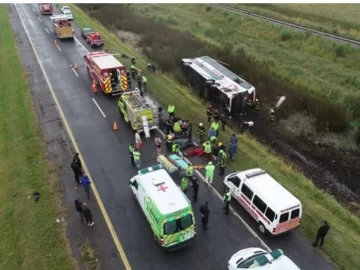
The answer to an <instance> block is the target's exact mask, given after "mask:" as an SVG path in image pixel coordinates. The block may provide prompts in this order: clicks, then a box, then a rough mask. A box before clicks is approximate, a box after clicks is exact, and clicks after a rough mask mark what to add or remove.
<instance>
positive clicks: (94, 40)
mask: <svg viewBox="0 0 360 270" xmlns="http://www.w3.org/2000/svg"><path fill="white" fill-rule="evenodd" d="M86 41H87V43H89V44H90V46H91V48H94V47H102V46H104V40H103V39H102V37H101V35H100V33H99V32H92V33H90V34H88V35H87V36H86Z"/></svg>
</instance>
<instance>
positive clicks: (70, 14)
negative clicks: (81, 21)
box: [61, 9, 74, 21]
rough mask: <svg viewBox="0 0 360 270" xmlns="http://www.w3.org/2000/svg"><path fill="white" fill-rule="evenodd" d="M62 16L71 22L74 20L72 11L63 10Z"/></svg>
mask: <svg viewBox="0 0 360 270" xmlns="http://www.w3.org/2000/svg"><path fill="white" fill-rule="evenodd" d="M61 14H62V15H64V16H65V18H66V19H68V20H69V21H72V20H73V19H74V18H73V15H72V13H71V10H70V9H64V10H61Z"/></svg>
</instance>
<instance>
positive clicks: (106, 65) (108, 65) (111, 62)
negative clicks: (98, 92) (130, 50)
mask: <svg viewBox="0 0 360 270" xmlns="http://www.w3.org/2000/svg"><path fill="white" fill-rule="evenodd" d="M91 59H92V60H93V61H94V63H95V64H96V65H97V66H98V67H99V68H100V69H112V68H119V67H122V66H123V65H122V64H121V63H120V62H119V61H118V60H117V59H116V58H115V57H114V56H113V55H112V54H103V55H101V54H97V55H91Z"/></svg>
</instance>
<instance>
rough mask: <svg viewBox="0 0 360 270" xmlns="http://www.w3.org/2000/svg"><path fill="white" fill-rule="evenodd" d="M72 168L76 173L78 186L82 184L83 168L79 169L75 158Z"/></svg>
mask: <svg viewBox="0 0 360 270" xmlns="http://www.w3.org/2000/svg"><path fill="white" fill-rule="evenodd" d="M70 166H71V169H72V170H73V172H74V177H75V182H76V183H77V184H80V177H81V174H82V171H81V168H80V167H79V164H78V163H77V162H76V161H75V158H74V159H73V161H72V162H71V165H70Z"/></svg>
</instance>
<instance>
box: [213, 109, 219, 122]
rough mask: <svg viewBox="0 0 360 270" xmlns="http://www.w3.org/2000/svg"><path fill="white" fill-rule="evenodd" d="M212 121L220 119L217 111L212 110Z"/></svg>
mask: <svg viewBox="0 0 360 270" xmlns="http://www.w3.org/2000/svg"><path fill="white" fill-rule="evenodd" d="M213 119H214V121H216V122H218V121H219V119H220V114H219V110H213Z"/></svg>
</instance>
